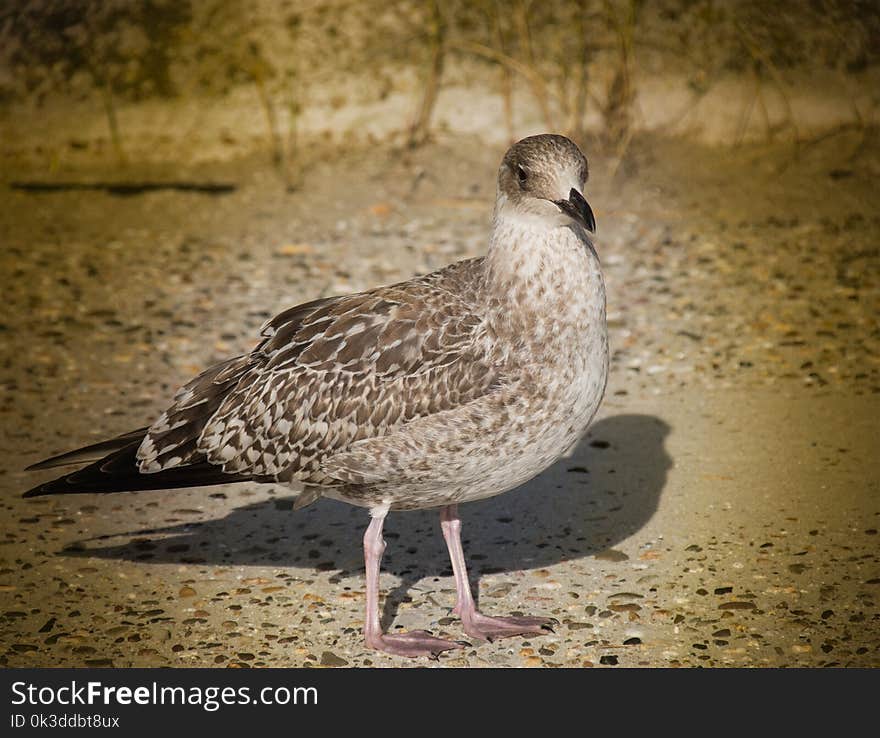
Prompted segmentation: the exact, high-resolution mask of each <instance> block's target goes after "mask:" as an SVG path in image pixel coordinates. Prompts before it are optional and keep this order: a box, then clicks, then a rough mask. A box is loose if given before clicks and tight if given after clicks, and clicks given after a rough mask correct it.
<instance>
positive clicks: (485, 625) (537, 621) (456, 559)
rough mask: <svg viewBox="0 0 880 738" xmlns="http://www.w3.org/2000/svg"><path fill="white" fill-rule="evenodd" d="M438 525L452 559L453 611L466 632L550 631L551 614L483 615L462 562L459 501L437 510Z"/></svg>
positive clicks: (499, 635) (479, 634)
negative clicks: (548, 615)
mask: <svg viewBox="0 0 880 738" xmlns="http://www.w3.org/2000/svg"><path fill="white" fill-rule="evenodd" d="M440 527H441V528H442V529H443V538H444V539H446V546H447V547H448V548H449V558H450V559H451V560H452V571H453V573H454V574H455V592H456V603H455V609H454V610H453V612H454V613H455V614H456V615H458V616H459V617H460V618H461V622H462V625H464V630H465V633H467V634H468V635H469V636H471V637H473V638H485V639H486V640H488V641H493V640H495V639H496V638H506V637H507V636H515V635H536V634H537V635H540V634H543V633H547V632H548V631H549V632H552V630H553V627H552V626H553V625H554V624H555V623H556V621H555V620H554V619H553V618H541V617H513V616H511V617H506V618H492V617H489V616H488V615H483V614H482V613H481V612H479V611H478V610H477V607H476V605H475V604H474V596H473V594H472V592H471V585H470V582H469V581H468V574H467V567H466V566H465V562H464V549H462V547H461V520H459V517H458V505H449V506H448V507H444V508H443V509H442V510H441V511H440Z"/></svg>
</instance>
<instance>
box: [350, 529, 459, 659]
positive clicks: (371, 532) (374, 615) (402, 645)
mask: <svg viewBox="0 0 880 738" xmlns="http://www.w3.org/2000/svg"><path fill="white" fill-rule="evenodd" d="M385 515H386V513H384V512H383V513H382V514H381V515H377V516H375V517H374V518H373V519H372V520H371V521H370V525H369V527H368V528H367V532H366V533H365V534H364V562H365V564H366V569H367V613H366V619H365V621H364V640H365V641H366V643H367V647H368V648H374V649H376V650H377V651H385V652H387V653H392V654H395V655H396V656H412V657H415V656H431V657H434V658H436V657H437V656H438V655H439V654H441V653H443V651H450V650H452V649H454V648H463V647H464V646H465V645H467V644H463V643H459V642H457V641H447V640H445V639H443V638H435V637H434V636H432V635H431V634H430V633H428V632H427V631H424V630H414V631H412V632H410V633H398V634H394V635H387V634H385V633H383V632H382V626H381V624H380V623H379V568H380V566H381V563H382V554H383V553H384V552H385V541H384V540H383V538H382V524H383V523H384V522H385Z"/></svg>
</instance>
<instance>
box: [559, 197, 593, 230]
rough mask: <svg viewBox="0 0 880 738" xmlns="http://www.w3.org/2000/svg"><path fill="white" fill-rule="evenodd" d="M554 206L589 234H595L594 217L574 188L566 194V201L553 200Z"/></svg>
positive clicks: (586, 203) (588, 205)
mask: <svg viewBox="0 0 880 738" xmlns="http://www.w3.org/2000/svg"><path fill="white" fill-rule="evenodd" d="M553 202H554V203H555V204H556V206H557V207H558V208H559V209H560V210H561V211H562V212H563V213H565V214H566V215H568V216H569V217H571V218H573V219H574V220H576V221H577V222H578V223H580V224H581V225H582V226H583V227H584V228H586V229H587V230H588V231H589V232H590V233H595V232H596V216H594V215H593V209H592V208H591V207H590V203H588V202H587V201H586V200H585V199H584V196H583V195H582V194H581V193H580V192H578V191H577V190H576V189H575V188H574V187H572V188H571V191H570V192H569V193H568V199H567V200H554V201H553Z"/></svg>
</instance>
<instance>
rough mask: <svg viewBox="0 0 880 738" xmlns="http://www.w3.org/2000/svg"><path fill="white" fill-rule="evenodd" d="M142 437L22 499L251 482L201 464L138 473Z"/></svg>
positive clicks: (246, 478) (43, 485)
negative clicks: (152, 472)
mask: <svg viewBox="0 0 880 738" xmlns="http://www.w3.org/2000/svg"><path fill="white" fill-rule="evenodd" d="M142 437H143V436H141V437H140V438H135V439H134V440H133V441H129V442H128V443H127V444H126V445H125V446H123V447H122V448H120V449H118V450H117V451H114V452H113V453H111V454H109V455H108V456H105V457H104V458H102V459H100V460H99V461H95V462H94V463H92V464H89V465H88V466H86V467H84V468H82V469H79V470H78V471H75V472H71V473H70V474H65V475H64V476H62V477H58V478H57V479H53V480H52V481H50V482H44V483H43V484H40V485H37V486H36V487H34V488H33V489H30V490H28V491H27V492H25V493H24V495H23V496H24V497H42V496H43V495H56V494H68V495H72V494H87V493H108V492H139V491H141V490H148V489H177V488H181V487H207V486H210V485H213V484H229V483H231V482H247V481H249V480H251V479H253V477H250V476H245V475H241V474H227V473H225V472H223V470H222V469H221V468H220V467H217V466H214V465H213V464H209V463H207V462H205V461H202V462H198V463H196V464H189V465H187V466H178V467H174V468H171V469H165V470H164V471H160V472H156V473H155V474H142V473H141V472H140V469H139V468H138V463H137V450H138V446H140V443H141V438H142ZM108 443H110V442H108ZM96 445H100V444H96ZM90 448H91V447H90ZM72 453H77V452H72ZM58 458H61V457H58ZM49 461H51V459H49ZM43 463H47V462H43ZM41 468H45V467H41Z"/></svg>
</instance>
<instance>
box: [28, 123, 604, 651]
mask: <svg viewBox="0 0 880 738" xmlns="http://www.w3.org/2000/svg"><path fill="white" fill-rule="evenodd" d="M586 177H587V162H586V159H585V158H584V157H583V155H582V154H581V152H580V151H579V150H578V148H577V147H576V146H575V145H574V144H573V143H572V142H571V141H569V140H568V139H566V138H564V137H562V136H551V135H545V136H534V137H531V138H527V139H524V140H523V141H520V142H519V143H517V144H516V145H514V146H513V147H511V149H510V150H509V151H508V153H507V154H506V155H505V157H504V160H503V161H502V164H501V168H500V170H499V176H498V197H497V201H496V208H495V214H494V217H493V223H492V231H491V236H490V242H489V250H488V254H487V256H486V257H485V258H480V259H469V260H467V261H462V262H459V263H457V264H453V265H451V266H448V267H446V268H444V269H441V270H439V271H437V272H434V273H432V274H429V275H427V276H424V277H420V278H416V279H412V280H409V281H407V282H401V283H400V284H396V285H392V286H389V287H381V288H378V289H374V290H370V291H367V292H363V293H358V294H354V295H347V296H342V297H329V298H325V299H320V300H315V301H313V302H308V303H305V304H303V305H298V306H296V307H293V308H290V309H289V310H286V311H284V312H282V313H281V314H279V315H278V316H276V317H275V318H273V319H272V320H270V321H268V322H267V323H266V324H265V325H264V326H263V329H262V331H261V336H262V339H261V340H260V341H259V343H258V344H257V345H256V347H255V348H254V349H253V351H251V352H250V353H248V354H245V355H243V356H238V357H235V358H232V359H229V360H228V361H225V362H223V363H221V364H218V365H216V366H213V367H211V368H210V369H208V370H206V371H205V372H203V373H202V374H200V375H199V376H197V377H196V378H195V379H193V380H192V381H191V382H189V383H188V384H187V385H185V386H184V387H183V388H182V389H181V390H180V391H179V392H178V393H177V395H176V396H175V398H174V402H173V404H172V405H171V406H170V407H169V408H168V410H166V411H165V412H164V413H162V415H161V416H160V417H159V418H158V419H157V420H156V421H155V422H154V423H153V424H152V425H151V426H150V427H149V428H147V429H145V430H142V431H136V432H133V433H131V434H127V435H125V436H121V437H119V438H118V439H114V440H112V441H108V442H104V443H103V444H98V445H96V446H93V447H89V448H87V449H82V450H80V451H77V452H72V453H71V454H68V455H64V456H61V457H55V458H54V459H50V460H48V461H47V462H43V463H42V464H40V465H37V468H45V467H48V466H56V465H59V464H63V463H81V462H84V461H92V462H93V463H91V465H89V466H87V467H86V468H84V469H82V470H80V471H78V472H74V473H72V474H69V475H66V476H64V477H61V478H59V479H57V480H54V481H52V482H48V483H46V484H44V485H40V486H38V487H36V488H35V489H33V490H31V491H30V492H28V493H26V494H27V496H33V495H40V494H52V493H55V492H80V491H83V492H96V491H98V492H100V491H104V492H111V491H123V490H138V489H156V488H162V487H178V486H194V485H201V484H218V483H223V482H225V481H245V480H256V481H261V482H280V483H297V486H298V485H299V483H301V484H304V485H306V488H305V489H306V491H305V492H303V493H302V494H301V496H300V498H299V501H298V505H297V506H301V505H302V504H307V503H309V502H312V501H313V500H315V499H317V498H318V497H319V496H320V495H322V494H323V495H326V496H329V497H333V498H337V499H341V500H344V501H347V502H350V503H353V504H356V505H362V506H364V507H368V508H370V511H371V514H372V515H373V517H374V520H373V523H372V524H371V525H370V528H369V529H368V532H367V536H366V537H365V539H364V543H365V552H366V556H367V565H368V596H367V600H368V612H367V627H366V635H367V642H368V645H371V646H372V647H375V648H382V649H384V650H388V651H391V652H393V653H401V654H404V655H418V654H420V653H426V652H436V651H442V650H446V649H448V648H453V647H455V646H454V644H452V645H450V644H449V642H447V641H439V639H436V638H433V637H431V636H427V635H423V634H422V635H420V634H418V633H416V634H410V635H411V637H409V636H397V635H395V636H387V635H384V634H382V633H381V630H380V629H379V626H378V615H377V612H378V610H377V605H376V596H377V595H376V587H377V584H376V582H377V580H378V561H379V557H380V556H381V551H382V550H383V549H384V543H382V542H381V522H382V519H383V518H384V516H385V515H386V514H387V512H388V511H389V510H407V509H417V508H426V507H442V508H443V509H444V512H443V531H444V536H445V537H446V539H447V543H448V544H449V546H450V555H451V556H452V559H453V568H454V569H455V573H456V583H457V589H458V595H459V606H458V611H459V612H460V613H461V614H462V619H463V621H464V623H465V628H466V630H467V631H468V632H469V633H471V634H477V635H479V636H484V637H500V636H502V635H512V634H515V633H523V632H531V633H535V632H540V630H541V627H543V626H544V625H545V624H546V622H545V621H541V620H536V619H523V618H519V619H517V618H513V619H511V618H508V619H498V618H486V617H485V616H483V615H481V614H480V613H477V612H476V610H475V608H474V607H473V602H472V600H470V599H469V598H470V590H469V588H467V587H466V575H465V574H463V572H464V557H463V554H462V553H461V550H460V549H461V546H460V541H459V539H458V535H459V534H458V530H459V527H458V526H460V524H459V523H458V519H457V515H456V512H455V511H456V507H455V506H456V505H457V503H459V502H466V501H469V500H475V499H480V498H483V497H488V496H491V495H495V494H499V493H501V492H504V491H506V490H508V489H511V488H513V487H516V486H518V485H520V484H522V483H523V482H525V481H527V480H528V479H530V478H531V477H533V476H534V475H535V474H537V473H538V472H540V471H541V470H542V469H545V468H546V467H547V466H549V465H550V464H552V463H553V462H554V461H555V460H556V459H558V458H559V457H560V456H561V455H562V454H563V453H564V452H565V451H566V450H567V449H569V448H570V447H571V446H572V445H573V444H574V443H576V442H577V440H578V439H579V438H580V437H581V435H582V434H583V432H584V431H585V430H586V428H587V426H588V425H589V422H590V420H591V419H592V417H593V415H594V413H595V412H596V409H597V408H598V406H599V402H600V400H601V398H602V394H603V392H604V389H605V383H606V378H607V373H608V342H607V331H606V325H605V288H604V283H603V280H602V274H601V270H600V265H599V260H598V258H597V256H596V252H595V250H594V248H593V244H592V242H591V240H590V236H589V233H588V231H592V230H593V229H594V228H595V220H594V218H593V214H592V211H591V210H590V207H589V205H587V202H586V200H584V198H583V195H582V194H581V191H582V190H583V186H584V183H585V181H586ZM465 590H466V591H465Z"/></svg>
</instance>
